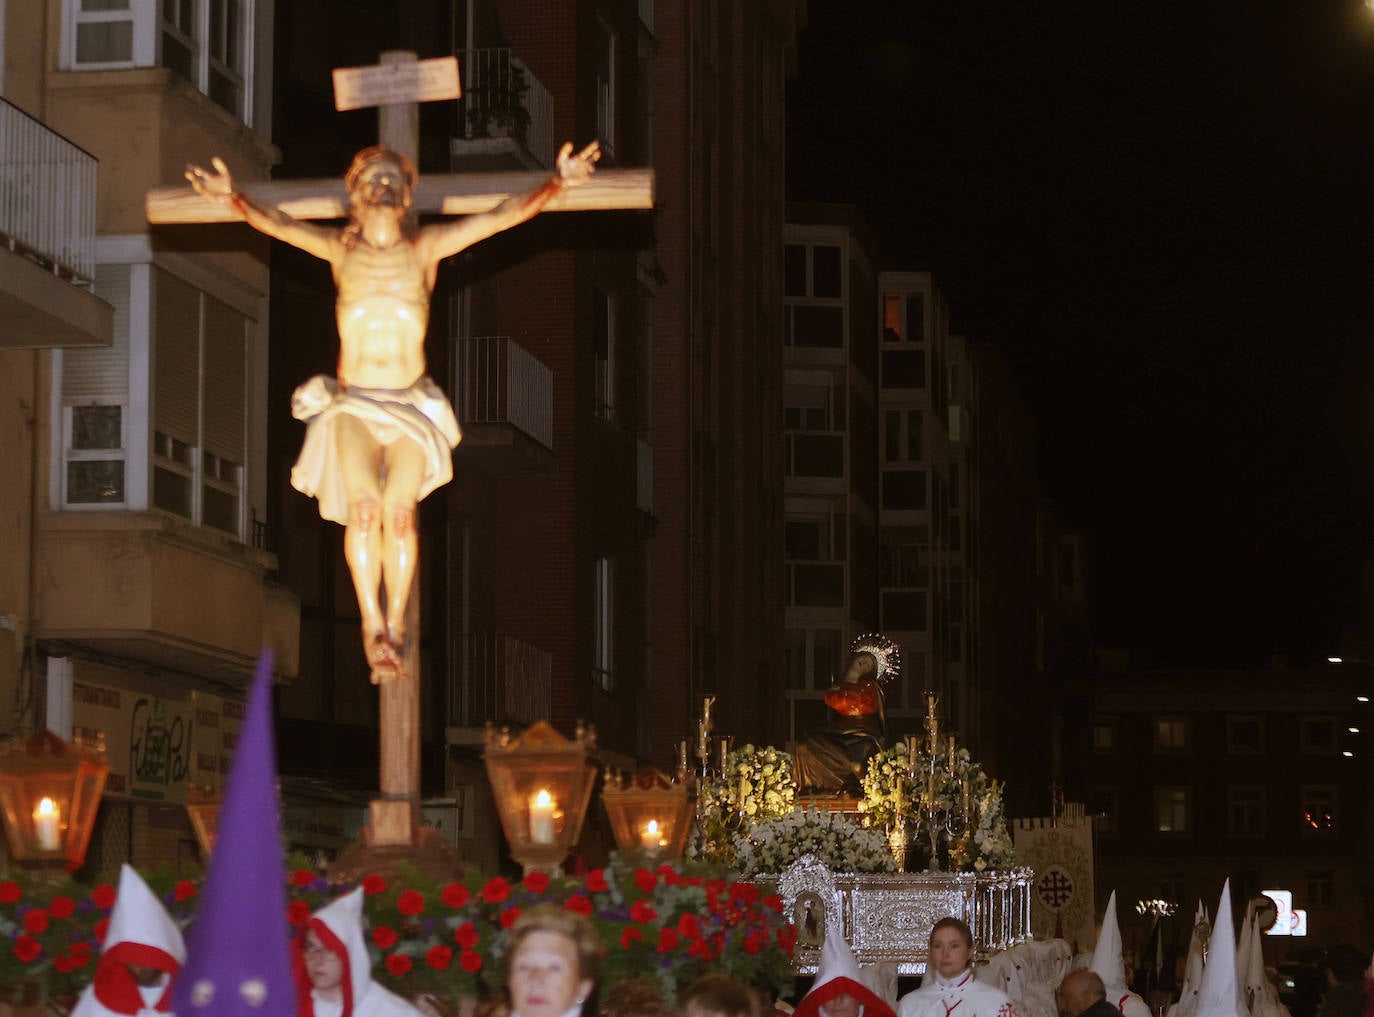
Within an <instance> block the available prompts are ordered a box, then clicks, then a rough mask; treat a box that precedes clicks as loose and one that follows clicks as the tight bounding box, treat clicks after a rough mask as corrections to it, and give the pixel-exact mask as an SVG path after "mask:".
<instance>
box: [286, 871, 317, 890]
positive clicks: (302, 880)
mask: <svg viewBox="0 0 1374 1017" xmlns="http://www.w3.org/2000/svg"><path fill="white" fill-rule="evenodd" d="M313 882H315V874H314V873H313V872H310V871H309V870H307V869H297V870H296V871H295V872H293V873H291V883H292V885H294V886H309V885H310V884H311V883H313Z"/></svg>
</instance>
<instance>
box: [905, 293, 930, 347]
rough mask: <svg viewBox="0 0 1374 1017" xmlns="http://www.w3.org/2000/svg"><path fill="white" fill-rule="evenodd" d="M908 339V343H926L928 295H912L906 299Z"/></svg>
mask: <svg viewBox="0 0 1374 1017" xmlns="http://www.w3.org/2000/svg"><path fill="white" fill-rule="evenodd" d="M906 338H907V342H912V343H923V342H925V341H926V295H925V294H924V293H910V294H908V295H907V298H906Z"/></svg>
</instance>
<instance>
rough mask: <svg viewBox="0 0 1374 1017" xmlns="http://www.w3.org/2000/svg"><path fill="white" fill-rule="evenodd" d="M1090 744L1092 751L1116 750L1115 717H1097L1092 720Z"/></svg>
mask: <svg viewBox="0 0 1374 1017" xmlns="http://www.w3.org/2000/svg"><path fill="white" fill-rule="evenodd" d="M1092 745H1093V751H1094V752H1115V751H1116V718H1115V717H1098V718H1096V719H1094V720H1093V729H1092Z"/></svg>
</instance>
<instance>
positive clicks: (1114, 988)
mask: <svg viewBox="0 0 1374 1017" xmlns="http://www.w3.org/2000/svg"><path fill="white" fill-rule="evenodd" d="M1088 966H1089V967H1090V968H1092V970H1093V971H1095V972H1097V975H1098V977H1099V978H1101V979H1102V984H1103V985H1105V986H1106V987H1107V998H1108V999H1113V998H1114V997H1115V996H1120V995H1121V994H1122V993H1123V992H1125V991H1126V962H1125V961H1124V960H1123V959H1122V957H1121V926H1119V925H1118V924H1117V921H1116V891H1115V890H1113V891H1112V895H1111V896H1110V897H1108V898H1107V910H1106V911H1105V912H1104V913H1103V915H1102V931H1101V932H1100V933H1098V935H1097V947H1096V948H1095V949H1094V950H1093V960H1092V963H1091V964H1090V965H1088Z"/></svg>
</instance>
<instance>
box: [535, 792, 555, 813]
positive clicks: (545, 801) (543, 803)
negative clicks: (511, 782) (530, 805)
mask: <svg viewBox="0 0 1374 1017" xmlns="http://www.w3.org/2000/svg"><path fill="white" fill-rule="evenodd" d="M534 804H535V805H537V806H538V807H539V808H541V809H547V808H548V807H549V806H550V805H552V804H553V795H551V794H549V791H548V788H542V787H541V788H540V789H539V791H538V792H537V793H536V794H535V796H534Z"/></svg>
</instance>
